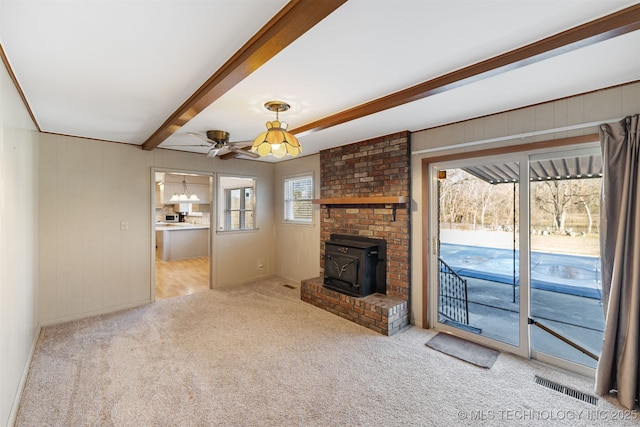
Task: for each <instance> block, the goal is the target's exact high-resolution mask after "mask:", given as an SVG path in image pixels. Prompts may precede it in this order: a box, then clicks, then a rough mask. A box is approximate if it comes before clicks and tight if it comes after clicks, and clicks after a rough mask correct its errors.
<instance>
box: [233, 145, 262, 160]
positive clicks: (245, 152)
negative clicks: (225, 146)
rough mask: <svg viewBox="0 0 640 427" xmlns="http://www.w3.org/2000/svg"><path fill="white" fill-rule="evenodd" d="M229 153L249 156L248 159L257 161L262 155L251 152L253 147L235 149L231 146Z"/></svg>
mask: <svg viewBox="0 0 640 427" xmlns="http://www.w3.org/2000/svg"><path fill="white" fill-rule="evenodd" d="M229 151H231V152H233V153H235V154H239V155H242V156H247V157H251V158H252V159H257V158H259V157H260V154H258V153H254V152H253V151H251V147H250V146H249V147H242V148H237V147H234V146H233V145H231V146H229Z"/></svg>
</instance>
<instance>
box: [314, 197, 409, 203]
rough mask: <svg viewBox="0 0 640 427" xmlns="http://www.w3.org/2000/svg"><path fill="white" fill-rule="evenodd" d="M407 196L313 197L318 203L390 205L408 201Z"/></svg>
mask: <svg viewBox="0 0 640 427" xmlns="http://www.w3.org/2000/svg"><path fill="white" fill-rule="evenodd" d="M408 199H409V198H408V197H407V196H372V197H334V198H330V199H313V200H312V203H314V204H317V205H389V204H400V203H407V201H408Z"/></svg>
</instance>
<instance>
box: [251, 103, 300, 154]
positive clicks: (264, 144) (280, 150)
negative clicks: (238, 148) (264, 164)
mask: <svg viewBox="0 0 640 427" xmlns="http://www.w3.org/2000/svg"><path fill="white" fill-rule="evenodd" d="M264 108H266V109H267V110H269V111H275V112H276V119H275V120H274V121H272V122H267V131H266V132H262V133H261V134H260V135H258V137H257V138H256V139H255V141H253V145H252V146H251V151H252V152H254V153H258V154H259V155H260V156H263V157H264V156H268V155H272V156H274V157H278V158H283V157H284V156H286V155H287V154H289V155H290V156H292V157H295V156H297V155H298V154H300V153H302V147H301V146H300V143H299V142H298V139H297V138H296V137H295V136H293V135H292V134H290V133H289V132H287V126H288V124H287V123H286V122H281V121H280V120H279V117H278V113H280V112H281V111H287V110H288V109H289V108H291V107H290V106H289V104H287V103H285V102H281V101H269V102H267V103H266V104H264Z"/></svg>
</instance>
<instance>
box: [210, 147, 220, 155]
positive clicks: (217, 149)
mask: <svg viewBox="0 0 640 427" xmlns="http://www.w3.org/2000/svg"><path fill="white" fill-rule="evenodd" d="M219 152H220V149H219V148H212V149H211V150H209V152H208V153H207V157H215V156H217V155H218V153H219Z"/></svg>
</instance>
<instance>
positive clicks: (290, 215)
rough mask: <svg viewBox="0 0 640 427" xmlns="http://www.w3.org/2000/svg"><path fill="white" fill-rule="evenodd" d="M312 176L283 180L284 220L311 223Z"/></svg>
mask: <svg viewBox="0 0 640 427" xmlns="http://www.w3.org/2000/svg"><path fill="white" fill-rule="evenodd" d="M312 198H313V176H312V175H304V176H296V177H292V178H285V180H284V220H285V221H287V222H301V223H311V222H312V221H313V205H312V204H311V199H312Z"/></svg>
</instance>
